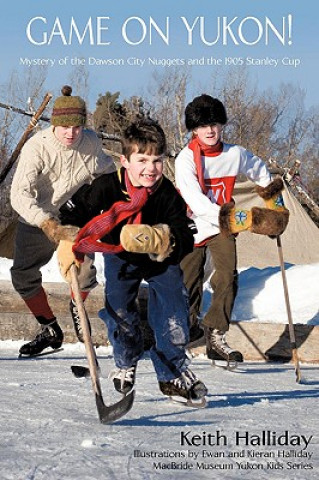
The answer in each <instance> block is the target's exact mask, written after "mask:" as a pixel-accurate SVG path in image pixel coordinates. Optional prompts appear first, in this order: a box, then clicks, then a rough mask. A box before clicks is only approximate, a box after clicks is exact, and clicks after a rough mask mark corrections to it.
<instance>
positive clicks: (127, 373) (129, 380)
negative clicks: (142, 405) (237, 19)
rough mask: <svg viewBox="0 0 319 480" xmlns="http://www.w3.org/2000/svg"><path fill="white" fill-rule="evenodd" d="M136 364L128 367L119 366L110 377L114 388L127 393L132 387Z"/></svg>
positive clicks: (124, 393)
mask: <svg viewBox="0 0 319 480" xmlns="http://www.w3.org/2000/svg"><path fill="white" fill-rule="evenodd" d="M135 374H136V365H133V366H132V367H129V368H119V369H118V370H117V371H116V372H115V373H114V374H113V375H111V377H112V378H113V384H114V388H115V390H117V391H118V392H120V393H123V395H127V394H128V393H129V392H130V391H131V390H133V388H134V383H135Z"/></svg>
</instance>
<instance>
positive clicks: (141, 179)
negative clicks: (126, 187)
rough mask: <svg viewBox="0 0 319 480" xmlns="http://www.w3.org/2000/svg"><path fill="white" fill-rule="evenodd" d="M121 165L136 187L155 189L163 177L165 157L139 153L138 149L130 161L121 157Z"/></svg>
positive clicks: (132, 154)
mask: <svg viewBox="0 0 319 480" xmlns="http://www.w3.org/2000/svg"><path fill="white" fill-rule="evenodd" d="M121 164H122V165H123V167H124V168H126V170H127V173H128V176H129V179H130V180H131V182H132V185H134V187H148V188H150V187H153V186H154V185H155V183H156V182H158V180H159V179H160V178H161V176H162V175H163V156H161V155H160V156H158V155H148V154H146V153H139V152H138V148H137V147H136V149H135V151H134V152H133V153H131V155H130V158H129V159H127V158H126V157H124V155H122V156H121Z"/></svg>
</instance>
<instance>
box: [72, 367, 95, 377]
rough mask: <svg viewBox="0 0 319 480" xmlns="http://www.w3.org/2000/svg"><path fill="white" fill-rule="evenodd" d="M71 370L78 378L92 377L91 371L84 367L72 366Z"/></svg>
mask: <svg viewBox="0 0 319 480" xmlns="http://www.w3.org/2000/svg"><path fill="white" fill-rule="evenodd" d="M71 370H72V373H73V375H74V376H75V377H76V378H88V377H89V376H90V370H89V369H88V368H87V367H82V365H71Z"/></svg>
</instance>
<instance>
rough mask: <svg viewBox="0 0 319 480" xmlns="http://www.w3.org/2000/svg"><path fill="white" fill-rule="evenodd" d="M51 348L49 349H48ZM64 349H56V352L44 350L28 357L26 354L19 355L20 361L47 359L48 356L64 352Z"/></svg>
mask: <svg viewBox="0 0 319 480" xmlns="http://www.w3.org/2000/svg"><path fill="white" fill-rule="evenodd" d="M48 348H49V347H48ZM62 351H63V348H62V347H60V348H56V349H54V350H47V351H46V350H44V351H42V352H40V353H34V354H33V355H27V354H25V353H19V355H18V359H19V360H30V359H31V358H37V357H45V356H46V355H52V354H53V353H59V352H62Z"/></svg>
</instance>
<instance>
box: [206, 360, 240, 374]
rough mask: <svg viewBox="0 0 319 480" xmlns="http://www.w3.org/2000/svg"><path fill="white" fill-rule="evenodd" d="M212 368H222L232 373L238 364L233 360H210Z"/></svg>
mask: <svg viewBox="0 0 319 480" xmlns="http://www.w3.org/2000/svg"><path fill="white" fill-rule="evenodd" d="M212 367H217V368H222V369H224V370H228V371H229V372H233V371H234V370H236V369H237V367H238V362H236V361H235V360H229V361H227V360H212Z"/></svg>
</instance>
